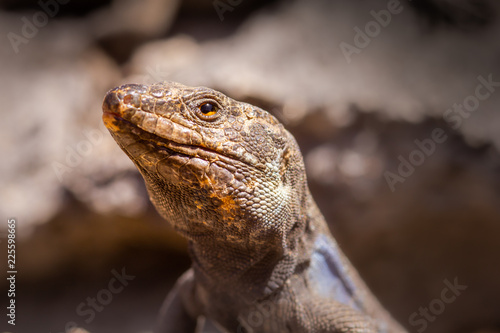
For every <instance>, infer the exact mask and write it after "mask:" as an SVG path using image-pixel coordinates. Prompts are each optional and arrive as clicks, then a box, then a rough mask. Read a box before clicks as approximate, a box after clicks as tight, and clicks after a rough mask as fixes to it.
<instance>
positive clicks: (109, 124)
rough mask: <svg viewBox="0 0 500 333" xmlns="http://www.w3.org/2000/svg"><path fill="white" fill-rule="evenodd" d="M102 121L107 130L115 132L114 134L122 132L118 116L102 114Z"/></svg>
mask: <svg viewBox="0 0 500 333" xmlns="http://www.w3.org/2000/svg"><path fill="white" fill-rule="evenodd" d="M102 121H103V122H104V126H106V128H107V129H109V130H110V131H113V132H119V131H120V126H118V122H117V120H116V116H114V115H112V114H110V113H103V114H102Z"/></svg>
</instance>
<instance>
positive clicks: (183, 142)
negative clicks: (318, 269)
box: [103, 82, 307, 247]
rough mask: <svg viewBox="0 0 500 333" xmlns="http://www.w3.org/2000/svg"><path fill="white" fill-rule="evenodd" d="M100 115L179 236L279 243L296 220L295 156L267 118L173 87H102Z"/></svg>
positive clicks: (299, 193) (300, 177) (300, 172)
mask: <svg viewBox="0 0 500 333" xmlns="http://www.w3.org/2000/svg"><path fill="white" fill-rule="evenodd" d="M103 111H104V113H103V120H104V123H105V125H106V127H107V128H108V129H109V131H110V132H111V134H112V136H113V137H114V139H115V140H116V142H117V143H118V145H119V146H120V147H121V148H122V149H123V151H124V152H125V153H126V154H127V155H128V156H129V157H130V159H131V160H132V161H133V162H134V163H135V165H136V166H137V168H138V169H139V171H140V172H141V174H142V176H143V177H144V179H145V182H146V186H147V188H148V192H149V195H150V198H151V200H152V202H153V204H154V205H155V206H156V208H157V210H158V211H159V212H160V214H161V215H163V217H164V218H166V219H167V220H168V221H170V222H171V223H172V224H173V226H174V227H175V228H176V229H177V230H178V231H179V232H180V233H182V234H183V235H185V236H186V237H187V238H189V239H191V240H193V241H196V240H197V239H198V240H201V239H203V238H204V237H211V238H214V237H215V238H218V239H220V240H221V241H222V240H224V241H229V242H234V243H239V244H244V245H245V246H246V247H249V246H255V245H258V244H264V243H266V242H269V241H270V240H275V241H279V242H286V238H287V237H288V238H289V237H290V234H291V233H292V230H293V229H297V228H296V227H297V223H296V222H297V221H298V220H301V219H303V214H304V213H303V209H301V207H303V206H304V202H303V201H304V200H305V197H306V196H305V192H306V191H307V188H306V181H305V173H304V164H303V161H302V155H301V153H300V150H299V148H298V145H297V143H296V141H295V139H294V138H293V136H292V135H291V134H290V133H289V132H288V131H286V130H285V129H284V127H283V125H282V124H281V123H280V122H279V121H278V120H277V119H276V118H275V117H273V116H272V115H270V114H269V113H268V112H266V111H264V110H262V109H260V108H258V107H255V106H253V105H250V104H247V103H243V102H238V101H235V100H233V99H231V98H229V97H227V96H225V95H224V94H222V93H220V92H218V91H215V90H212V89H209V88H205V87H187V86H184V85H181V84H178V83H173V82H163V83H156V84H153V85H150V86H146V85H136V84H128V85H123V86H120V87H118V88H115V89H112V90H111V91H109V92H108V93H107V95H106V97H105V99H104V103H103Z"/></svg>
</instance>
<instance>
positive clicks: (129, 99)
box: [123, 93, 141, 108]
mask: <svg viewBox="0 0 500 333" xmlns="http://www.w3.org/2000/svg"><path fill="white" fill-rule="evenodd" d="M123 103H125V104H129V105H131V106H133V107H136V108H138V107H140V106H141V102H140V98H139V95H138V94H136V93H128V94H126V95H125V96H124V97H123Z"/></svg>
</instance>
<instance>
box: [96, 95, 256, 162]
mask: <svg viewBox="0 0 500 333" xmlns="http://www.w3.org/2000/svg"><path fill="white" fill-rule="evenodd" d="M127 86H128V85H127ZM127 86H125V89H126V88H128V87H127ZM131 86H134V88H135V86H137V85H131ZM138 87H140V86H138ZM119 89H123V88H122V87H120V88H115V89H113V90H111V91H110V92H108V94H107V95H106V97H105V99H104V102H103V116H102V117H103V121H104V124H105V126H106V127H107V128H108V130H109V131H110V132H111V133H112V134H113V136H115V138H116V139H117V141H118V143H119V144H120V146H121V147H122V148H123V149H124V150H125V151H126V152H127V154H129V155H130V156H132V157H134V159H137V158H138V155H139V154H140V155H142V154H144V153H145V152H151V153H152V152H156V153H158V154H161V155H163V156H165V155H167V156H168V157H172V156H173V157H178V158H183V159H188V158H190V159H192V158H198V159H202V160H205V161H207V162H209V163H213V162H217V161H219V163H221V164H226V165H242V164H245V165H247V166H250V167H252V168H256V167H255V165H253V163H251V162H250V161H246V160H245V159H244V158H242V159H237V158H235V157H233V156H228V155H227V154H223V153H221V152H218V151H214V150H212V149H209V148H206V147H204V146H202V144H203V139H202V137H201V135H200V134H199V133H197V132H195V131H193V130H191V129H189V128H187V127H185V126H183V125H180V124H178V123H176V122H174V121H171V120H170V119H166V118H164V117H162V116H160V115H157V114H154V113H152V112H148V111H143V110H141V109H139V108H137V107H136V106H135V105H133V106H132V105H130V103H127V102H129V100H130V99H131V98H130V96H131V94H133V93H135V91H132V93H129V94H125V95H124V97H120V96H119V95H122V96H123V93H122V94H120V92H122V90H119ZM136 89H137V88H136ZM127 98H128V100H127ZM134 144H141V146H142V149H139V150H137V149H133V148H132V146H133V145H134Z"/></svg>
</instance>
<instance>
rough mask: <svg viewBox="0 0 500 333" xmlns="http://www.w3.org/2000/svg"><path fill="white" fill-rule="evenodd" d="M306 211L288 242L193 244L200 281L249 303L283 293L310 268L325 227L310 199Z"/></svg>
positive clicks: (209, 241) (212, 239) (206, 240)
mask: <svg viewBox="0 0 500 333" xmlns="http://www.w3.org/2000/svg"><path fill="white" fill-rule="evenodd" d="M304 208H305V213H304V214H299V215H297V216H296V219H297V221H295V223H294V225H295V227H294V228H292V230H291V231H290V233H289V234H288V235H287V237H286V239H285V240H283V239H271V238H270V239H269V240H268V241H266V242H264V243H263V244H262V245H259V246H257V245H255V246H249V244H248V243H246V244H244V245H242V244H240V243H237V242H236V243H233V242H230V241H228V240H226V241H225V242H221V240H220V238H219V239H217V238H216V237H206V238H203V239H202V240H199V239H198V240H196V241H194V240H190V242H189V252H190V255H191V258H192V261H193V268H194V271H195V274H196V277H197V281H198V282H199V283H200V284H201V285H202V286H203V287H204V288H205V289H207V290H219V291H222V292H223V291H224V290H230V291H231V292H232V293H234V291H235V290H236V291H238V293H239V297H244V298H245V299H246V300H255V299H261V298H263V297H266V296H268V295H269V294H271V293H273V292H275V291H277V290H279V289H281V288H282V287H283V285H284V284H285V282H286V281H287V279H288V278H289V277H290V276H292V275H293V274H294V273H297V272H298V271H300V270H303V269H305V268H306V267H307V265H308V264H309V261H310V257H311V253H312V251H313V248H312V246H311V244H313V242H314V241H313V239H314V237H315V236H316V235H317V233H319V232H322V231H323V230H324V228H325V227H326V226H325V224H324V220H323V219H322V216H321V215H318V214H317V207H316V205H315V203H314V201H312V199H311V197H309V199H307V200H306V205H305V207H304Z"/></svg>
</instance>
